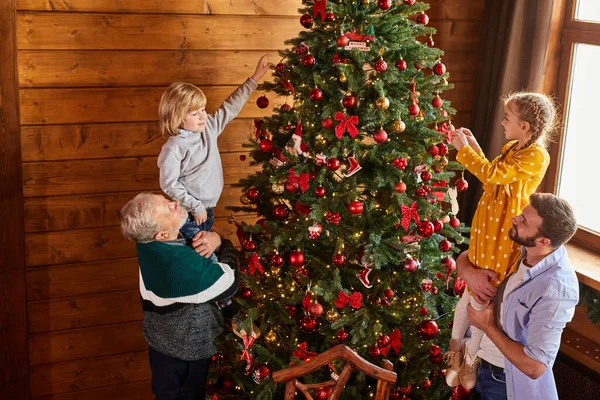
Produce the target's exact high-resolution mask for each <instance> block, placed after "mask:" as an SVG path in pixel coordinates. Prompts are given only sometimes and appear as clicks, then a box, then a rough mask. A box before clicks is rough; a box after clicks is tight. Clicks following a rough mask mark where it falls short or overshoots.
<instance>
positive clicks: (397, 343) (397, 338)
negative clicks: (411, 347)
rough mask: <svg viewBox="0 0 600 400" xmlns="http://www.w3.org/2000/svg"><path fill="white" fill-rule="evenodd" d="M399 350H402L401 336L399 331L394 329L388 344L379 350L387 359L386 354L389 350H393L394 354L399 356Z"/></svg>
mask: <svg viewBox="0 0 600 400" xmlns="http://www.w3.org/2000/svg"><path fill="white" fill-rule="evenodd" d="M401 348H402V334H401V333H400V330H399V329H396V330H394V331H393V332H392V333H390V344H388V345H387V346H385V347H383V348H381V349H380V350H381V353H382V354H383V355H384V356H386V357H387V356H388V354H389V353H390V350H391V349H394V351H395V352H396V354H400V349H401Z"/></svg>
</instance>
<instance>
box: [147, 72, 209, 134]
mask: <svg viewBox="0 0 600 400" xmlns="http://www.w3.org/2000/svg"><path fill="white" fill-rule="evenodd" d="M205 105H206V96H205V95H204V93H203V92H202V90H200V89H199V88H198V87H196V86H194V85H192V84H191V83H185V82H176V83H173V84H171V86H169V87H168V88H167V90H165V92H164V93H163V94H162V96H161V98H160V103H159V105H158V123H159V128H160V133H161V135H162V136H163V137H164V138H165V139H168V138H169V137H171V136H177V135H179V128H180V127H181V124H182V123H183V120H184V119H185V116H186V114H187V113H189V112H190V111H196V110H199V109H200V108H202V107H203V106H205Z"/></svg>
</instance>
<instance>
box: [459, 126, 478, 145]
mask: <svg viewBox="0 0 600 400" xmlns="http://www.w3.org/2000/svg"><path fill="white" fill-rule="evenodd" d="M458 130H459V131H461V132H462V133H463V134H464V135H465V137H466V138H467V142H468V143H469V146H471V147H472V148H473V150H476V151H479V150H481V147H480V146H479V143H477V139H476V138H475V136H474V135H473V132H471V131H470V130H469V129H467V128H458Z"/></svg>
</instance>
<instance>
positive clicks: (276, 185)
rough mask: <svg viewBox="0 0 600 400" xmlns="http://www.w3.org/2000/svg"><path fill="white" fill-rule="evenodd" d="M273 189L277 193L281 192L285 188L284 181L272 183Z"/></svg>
mask: <svg viewBox="0 0 600 400" xmlns="http://www.w3.org/2000/svg"><path fill="white" fill-rule="evenodd" d="M271 190H272V191H273V193H275V194H281V193H283V191H284V190H285V186H284V184H283V183H281V182H277V183H274V184H272V185H271Z"/></svg>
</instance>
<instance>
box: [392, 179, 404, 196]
mask: <svg viewBox="0 0 600 400" xmlns="http://www.w3.org/2000/svg"><path fill="white" fill-rule="evenodd" d="M394 189H395V190H396V192H398V193H404V192H406V183H404V182H402V181H401V182H398V183H396V186H394Z"/></svg>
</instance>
